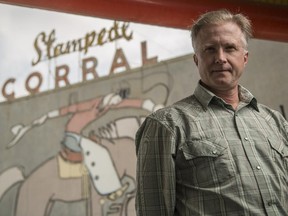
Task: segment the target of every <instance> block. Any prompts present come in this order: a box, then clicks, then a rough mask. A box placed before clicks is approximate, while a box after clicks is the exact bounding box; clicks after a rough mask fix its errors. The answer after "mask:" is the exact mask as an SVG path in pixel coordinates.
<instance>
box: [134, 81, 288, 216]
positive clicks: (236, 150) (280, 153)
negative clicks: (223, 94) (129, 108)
mask: <svg viewBox="0 0 288 216" xmlns="http://www.w3.org/2000/svg"><path fill="white" fill-rule="evenodd" d="M239 92H240V94H239V95H240V104H239V106H238V108H237V110H236V111H234V110H233V108H232V107H231V106H230V105H229V104H226V103H225V102H224V101H223V100H222V99H221V98H218V97H216V96H215V95H214V94H213V93H211V92H210V91H208V90H207V89H205V88H204V87H202V86H201V85H200V84H199V85H198V86H197V88H196V89H195V92H194V94H193V95H192V96H190V97H187V98H185V99H183V100H181V101H179V102H177V103H175V104H173V105H172V106H170V107H167V108H164V109H161V110H158V111H156V112H155V113H153V114H151V115H150V116H149V117H147V118H146V120H145V122H144V123H143V124H142V125H141V127H140V129H139V130H138V132H137V135H136V151H137V158H138V159H137V194H136V209H137V215H138V216H172V215H181V216H184V215H185V216H193V215H201V216H202V215H211V216H217V215H219V216H224V215H228V216H233V215H235V216H240V215H251V216H254V215H261V216H262V215H269V216H270V215H273V216H274V215H279V216H285V215H288V122H287V121H286V120H285V119H284V118H283V116H281V115H280V114H279V113H278V112H276V111H273V110H271V109H269V108H268V107H266V106H264V105H261V104H257V101H256V99H255V98H254V97H253V95H252V94H251V93H250V92H249V91H248V90H246V89H245V88H243V87H242V86H239Z"/></svg>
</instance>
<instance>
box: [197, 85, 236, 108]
mask: <svg viewBox="0 0 288 216" xmlns="http://www.w3.org/2000/svg"><path fill="white" fill-rule="evenodd" d="M201 84H202V85H203V86H204V87H205V88H207V89H208V90H210V91H211V92H213V93H214V94H215V95H216V96H217V97H220V98H222V99H223V100H224V101H225V102H226V103H227V104H230V105H231V106H232V107H233V108H234V110H236V109H237V107H238V104H239V101H240V100H239V88H238V86H235V87H234V88H231V89H225V90H219V89H213V88H210V87H209V86H207V85H205V84H204V83H202V82H201Z"/></svg>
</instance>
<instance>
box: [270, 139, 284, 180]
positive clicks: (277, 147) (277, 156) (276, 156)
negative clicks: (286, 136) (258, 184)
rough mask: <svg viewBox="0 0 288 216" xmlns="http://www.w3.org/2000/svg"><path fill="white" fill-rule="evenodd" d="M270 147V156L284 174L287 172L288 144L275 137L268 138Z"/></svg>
mask: <svg viewBox="0 0 288 216" xmlns="http://www.w3.org/2000/svg"><path fill="white" fill-rule="evenodd" d="M268 141H269V144H270V146H271V149H272V158H273V160H274V162H275V163H276V165H277V167H279V170H280V171H281V172H282V173H283V174H284V175H287V174H288V146H287V145H285V143H284V142H282V141H281V140H279V139H277V138H271V137H270V138H268Z"/></svg>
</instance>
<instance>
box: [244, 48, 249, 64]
mask: <svg viewBox="0 0 288 216" xmlns="http://www.w3.org/2000/svg"><path fill="white" fill-rule="evenodd" d="M248 55H249V53H248V51H246V52H245V54H244V66H246V64H247V63H248Z"/></svg>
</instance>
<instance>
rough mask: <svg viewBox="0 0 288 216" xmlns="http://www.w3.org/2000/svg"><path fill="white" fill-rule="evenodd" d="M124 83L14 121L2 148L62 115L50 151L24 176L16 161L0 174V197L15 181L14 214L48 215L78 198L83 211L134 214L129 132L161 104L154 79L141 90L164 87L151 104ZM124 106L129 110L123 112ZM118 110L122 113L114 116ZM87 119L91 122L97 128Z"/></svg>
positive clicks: (14, 144)
mask: <svg viewBox="0 0 288 216" xmlns="http://www.w3.org/2000/svg"><path fill="white" fill-rule="evenodd" d="M154 75H155V74H154ZM166 76H167V75H166ZM122 83H123V82H122ZM125 83H126V85H125V87H124V88H123V87H122V88H121V89H120V90H118V91H117V92H111V93H108V94H105V95H101V96H97V97H94V98H91V99H88V100H84V101H80V102H75V103H71V104H68V105H67V106H62V107H59V108H56V109H54V110H51V111H49V112H47V113H44V114H43V115H42V116H39V117H37V118H36V119H31V120H30V123H26V124H25V123H24V122H19V123H18V124H16V125H13V126H12V127H11V129H10V132H11V134H12V136H11V137H12V139H11V140H10V142H9V143H8V144H7V145H6V149H7V150H9V149H12V148H17V146H19V145H20V144H19V143H21V140H22V139H23V138H24V137H25V136H26V135H27V134H31V133H35V131H36V130H37V128H38V127H43V126H45V124H46V123H48V122H49V121H50V120H52V119H57V118H63V117H67V116H68V118H67V119H68V120H67V121H66V123H65V129H64V131H65V132H64V134H63V139H62V141H61V143H60V144H59V145H60V148H59V149H60V150H59V151H58V153H57V154H56V155H54V156H52V157H50V158H48V159H47V160H45V161H43V162H42V163H41V164H39V165H38V166H37V167H36V168H35V169H34V170H33V171H32V172H31V173H30V174H29V175H27V176H25V174H24V172H23V170H25V167H22V166H21V164H15V165H14V166H12V167H10V168H8V169H5V170H4V171H2V172H1V173H0V201H1V198H2V197H4V196H5V193H7V191H9V190H11V188H12V187H13V186H14V185H16V184H19V185H20V186H19V188H18V191H17V197H16V202H15V211H14V212H15V215H16V216H42V215H43V216H50V215H51V212H52V211H53V207H54V205H55V204H56V203H57V202H59V201H61V202H66V203H74V202H79V201H82V202H83V203H85V204H84V205H85V215H87V216H92V215H93V216H96V215H97V216H98V215H99V216H106V215H120V216H124V215H136V214H135V207H134V205H135V201H134V197H135V189H136V185H135V176H136V163H135V162H136V154H135V146H134V137H135V133H136V131H137V129H138V127H139V126H140V124H141V123H142V122H143V120H144V119H145V115H143V113H147V114H149V113H151V112H153V111H155V110H157V109H160V108H162V107H164V106H165V105H166V103H167V98H168V94H169V91H168V89H169V88H168V86H166V84H164V83H161V82H159V83H155V84H154V85H152V86H151V87H150V88H149V89H147V92H149V91H152V90H155V89H156V91H159V87H160V88H162V89H165V91H166V93H165V94H163V95H162V99H161V100H159V101H161V102H160V103H157V102H155V101H154V100H153V99H152V98H149V97H147V98H137V97H130V96H131V95H130V93H131V88H130V87H129V81H127V80H126V81H125ZM122 86H123V84H122ZM127 86H128V87H127ZM160 92H161V91H160ZM70 96H71V97H73V94H70ZM74 96H75V95H74ZM127 110H134V112H130V111H128V113H131V114H127ZM124 111H126V114H125V115H121V114H120V115H115V113H119V112H124ZM141 112H142V114H141ZM139 113H140V114H139ZM107 116H108V117H109V119H111V120H110V121H109V123H107V121H103V118H105V117H107ZM104 122H106V123H104ZM93 124H96V125H97V131H95V130H94V129H93V128H95V127H94V126H93ZM103 124H104V125H103ZM85 130H86V131H85ZM84 131H85V133H84ZM47 133H49V128H48V129H47ZM39 148H41V146H39ZM32 151H33V149H31V152H32ZM127 156H128V157H129V158H127Z"/></svg>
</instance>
